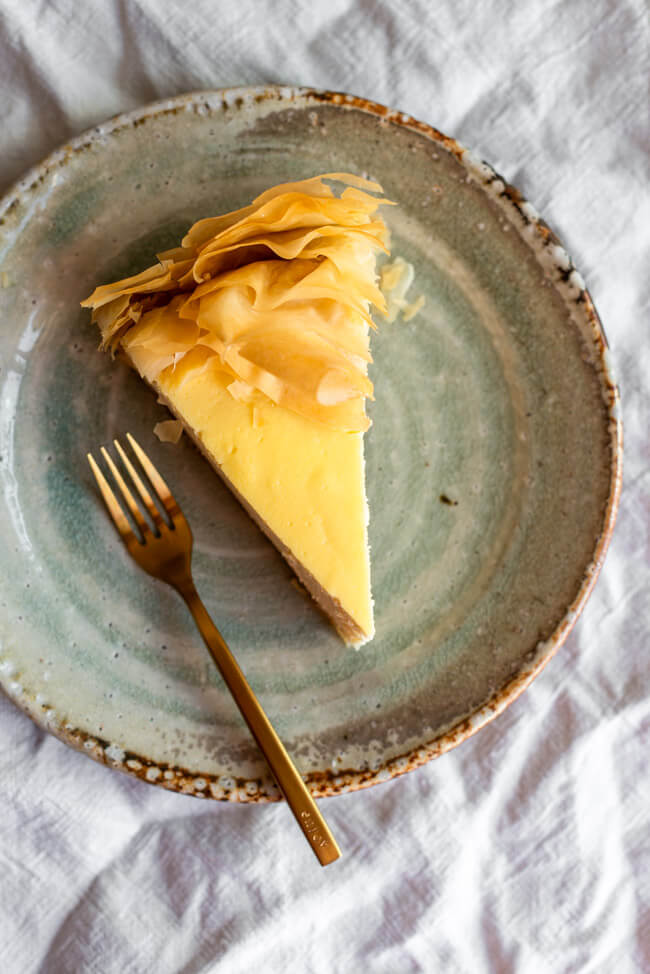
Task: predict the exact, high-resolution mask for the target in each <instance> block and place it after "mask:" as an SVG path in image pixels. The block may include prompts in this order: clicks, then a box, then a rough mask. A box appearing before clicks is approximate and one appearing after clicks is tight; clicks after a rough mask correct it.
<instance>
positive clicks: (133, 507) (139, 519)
mask: <svg viewBox="0 0 650 974" xmlns="http://www.w3.org/2000/svg"><path fill="white" fill-rule="evenodd" d="M101 451H102V456H103V457H104V460H106V463H107V464H108V469H109V470H110V472H111V473H112V474H113V477H114V478H115V483H116V484H117V486H118V487H119V488H120V491H121V492H122V497H123V498H124V500H125V501H126V503H127V505H128V508H129V510H130V511H131V514H132V515H133V519H134V521H135V523H136V524H137V525H138V527H139V528H140V530H141V531H142V534H143V535H144V534H145V532H146V531H147V530H148V524H147V522H146V521H145V519H144V517H143V516H142V511H141V510H140V508H139V507H138V505H137V504H136V502H135V500H134V498H133V494H132V493H131V491H130V490H129V488H128V487H127V485H126V482H125V480H124V478H123V476H122V474H121V473H120V471H119V470H118V469H117V467H116V466H115V464H114V463H113V458H112V457H111V455H110V453H109V452H108V450H107V449H106V447H105V446H103V447H101Z"/></svg>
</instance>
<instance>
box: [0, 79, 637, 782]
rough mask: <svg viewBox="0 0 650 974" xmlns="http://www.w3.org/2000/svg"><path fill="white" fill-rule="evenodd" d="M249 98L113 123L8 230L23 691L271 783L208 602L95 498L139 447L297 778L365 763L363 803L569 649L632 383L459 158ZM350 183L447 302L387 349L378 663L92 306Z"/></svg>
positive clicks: (375, 408) (387, 340) (51, 708)
mask: <svg viewBox="0 0 650 974" xmlns="http://www.w3.org/2000/svg"><path fill="white" fill-rule="evenodd" d="M224 97H225V98H226V107H225V108H224V106H223V104H222V96H221V95H220V94H218V93H217V94H208V95H205V96H203V95H200V96H195V97H192V98H189V99H185V100H183V99H180V100H178V101H176V102H170V103H166V105H164V106H163V107H162V108H160V109H157V110H156V109H153V110H145V111H144V112H142V113H140V115H139V116H137V115H136V116H134V118H135V120H136V121H138V124H135V125H134V124H133V119H131V120H130V119H129V117H127V118H126V119H125V120H118V121H116V122H112V123H107V125H106V126H104V127H101V128H100V130H99V132H97V133H95V134H92V135H90V136H88V137H86V138H85V139H84V138H82V139H81V140H79V142H78V146H80V148H78V151H73V152H67V153H62V154H61V155H60V156H58V157H55V158H53V159H52V160H50V161H49V162H47V163H46V164H45V165H44V167H42V168H41V170H40V171H39V172H38V173H37V174H36V175H37V176H38V181H37V180H36V179H35V178H31V177H27V178H26V180H25V183H24V184H23V185H22V186H21V187H19V188H18V192H17V199H18V203H17V205H16V206H14V207H13V208H7V210H6V214H5V218H4V223H3V225H1V226H0V255H2V257H1V261H0V271H1V272H3V273H4V274H6V275H7V278H8V283H9V286H8V287H5V288H2V289H0V322H2V324H1V325H0V456H1V459H0V550H2V551H3V567H5V565H6V567H7V569H8V570H7V571H5V572H3V573H2V575H1V576H0V681H1V682H2V685H3V686H5V688H6V689H7V690H8V692H10V693H11V694H12V695H14V696H15V697H16V698H17V700H18V702H19V703H21V704H22V705H23V706H24V707H25V708H26V709H27V710H28V711H29V712H30V713H32V715H33V716H35V717H36V719H39V720H42V721H44V720H46V717H45V716H43V715H45V714H49V716H48V717H47V720H48V721H49V723H48V724H47V726H51V727H53V728H54V729H56V730H57V732H58V733H61V734H63V736H68V738H70V734H72V729H78V730H80V731H82V732H83V733H84V734H87V735H90V737H91V738H92V739H93V740H101V741H104V742H110V743H111V744H113V745H115V747H117V748H118V749H120V748H121V749H123V750H124V751H127V752H129V753H134V754H138V755H141V756H143V758H144V759H146V761H147V762H154V763H158V764H161V765H163V766H169V765H171V766H180V767H183V768H186V769H188V770H190V771H191V772H192V773H194V774H198V775H207V776H208V777H210V776H218V775H223V774H227V775H234V776H235V777H237V778H240V779H242V778H243V779H245V778H250V777H252V778H258V779H260V781H262V782H265V781H267V778H266V772H265V770H264V767H263V765H262V764H261V762H260V759H259V758H258V756H257V752H256V750H255V748H254V746H253V744H252V743H251V741H250V740H249V737H248V734H247V732H246V730H245V728H244V727H243V725H242V721H241V719H240V718H239V716H238V714H237V713H236V711H235V709H234V707H233V704H232V702H231V701H230V699H229V696H228V694H227V693H226V691H225V690H224V688H223V685H222V683H221V680H220V678H219V676H218V675H217V673H216V670H215V669H214V667H213V666H212V664H211V663H210V661H209V659H208V658H207V656H206V653H205V651H204V649H203V648H202V645H201V643H200V641H199V638H198V636H197V634H196V632H195V630H194V628H193V623H192V621H191V618H190V617H189V615H188V613H187V611H186V609H185V607H184V605H183V604H182V603H181V601H180V599H178V597H177V596H176V595H175V594H174V593H173V592H172V591H171V590H170V589H167V588H165V586H163V585H162V584H160V583H158V582H154V581H153V580H152V579H150V578H149V577H148V576H146V575H144V574H143V573H141V572H140V571H139V570H138V569H137V567H136V566H135V565H134V564H133V563H132V562H131V561H130V560H129V558H128V557H127V555H126V554H125V553H124V551H123V548H122V546H121V544H120V542H119V540H118V538H117V536H116V535H115V532H114V530H113V528H112V526H111V524H110V522H109V521H108V518H107V516H106V514H105V512H104V510H103V507H102V505H101V502H100V500H99V499H98V497H97V493H96V490H95V487H94V484H93V481H92V477H91V474H90V471H89V470H88V468H87V464H86V460H85V454H86V451H88V450H94V451H97V449H98V447H99V445H100V444H102V443H104V444H108V443H109V442H110V440H111V439H112V438H113V437H114V436H116V435H122V434H123V433H124V432H125V431H126V430H129V431H131V432H132V433H133V434H134V435H135V436H136V437H137V438H138V439H139V440H140V442H141V443H143V445H144V446H145V448H146V449H147V451H148V452H149V453H150V455H151V456H152V458H153V459H154V461H155V462H156V463H157V464H158V466H159V467H160V469H161V471H162V472H163V474H164V476H165V477H166V478H167V479H168V481H169V482H170V484H171V485H172V488H173V490H174V492H175V493H176V495H177V497H178V499H179V501H180V503H181V506H182V507H183V509H184V511H185V513H186V515H187V517H188V520H189V521H190V524H191V525H192V527H193V530H194V534H195V557H194V568H195V577H196V583H197V586H198V588H199V590H200V592H201V594H202V596H203V598H204V600H205V602H206V605H207V607H208V609H209V611H210V612H211V613H212V614H213V616H214V618H215V620H216V621H217V623H218V625H219V626H220V628H221V629H222V631H223V634H224V636H225V637H226V639H227V640H228V642H229V643H230V644H231V646H232V648H233V650H234V651H235V653H236V655H237V657H238V659H239V660H240V662H241V664H242V666H243V668H244V670H245V672H246V673H247V675H248V677H249V679H250V681H251V683H252V685H253V687H254V689H255V690H256V692H258V694H259V695H260V698H261V699H262V701H263V703H264V706H265V708H266V709H267V711H268V713H269V716H270V717H271V719H272V721H273V722H274V724H275V725H276V726H277V728H278V730H279V731H280V733H281V734H282V735H283V737H284V738H285V739H286V740H287V742H288V743H289V744H290V746H291V748H292V750H293V752H294V753H295V755H296V758H297V759H298V762H299V764H300V766H301V768H302V770H304V771H305V772H306V773H313V774H315V775H316V777H318V775H321V776H322V775H324V774H325V775H327V774H330V775H332V774H334V772H332V771H331V769H332V768H334V767H339V768H340V767H343V768H347V769H349V771H350V774H349V775H348V777H347V778H346V781H347V782H348V783H349V784H350V786H351V787H355V786H357V785H358V783H359V781H360V780H361V779H360V778H359V775H361V774H362V773H365V771H366V769H369V768H375V769H384V772H385V773H388V774H393V773H399V768H401V767H402V765H399V768H398V766H397V765H395V764H393V763H391V762H393V759H394V758H396V757H397V756H399V755H405V754H406V755H414V754H425V755H429V756H430V754H431V753H434V750H435V749H434V750H432V749H431V747H432V742H436V741H442V742H443V745H444V741H445V740H446V739H447V738H445V733H446V729H447V728H449V727H450V726H453V725H455V724H457V723H458V722H459V721H461V720H463V719H464V718H466V717H468V715H472V714H474V715H475V717H473V718H472V719H473V720H475V722H476V726H479V725H480V723H481V722H482V721H484V720H485V719H487V716H486V715H487V711H482V710H481V709H480V708H481V707H483V706H484V705H485V704H486V702H488V701H493V703H492V704H491V706H492V707H493V709H498V708H500V707H501V706H503V705H505V703H506V702H507V701H508V700H509V699H511V698H512V696H513V694H514V693H515V689H513V687H514V686H515V684H514V683H513V682H512V681H513V680H514V681H517V680H519V681H520V682H521V681H525V680H526V679H528V678H529V677H528V674H532V673H533V672H534V671H535V670H536V668H539V665H540V662H543V660H544V659H545V658H547V657H548V655H550V653H551V652H552V651H553V649H554V648H555V647H556V646H557V644H558V643H559V641H560V640H561V638H562V635H563V634H564V633H565V632H566V630H567V627H568V626H570V624H571V622H572V620H573V618H574V617H575V614H576V612H577V611H578V610H579V608H580V607H581V605H582V602H583V601H584V597H585V594H586V592H587V590H588V586H589V584H590V579H591V578H592V577H593V575H594V574H595V572H597V569H598V566H599V559H600V558H601V557H602V550H603V545H604V541H603V538H605V540H606V537H607V536H608V532H609V531H611V526H612V523H613V516H614V510H615V501H616V496H617V495H616V489H617V488H616V484H617V476H618V472H617V471H618V454H617V444H618V439H617V437H618V432H619V431H618V428H617V425H616V419H615V415H614V413H613V407H615V405H616V403H615V393H614V394H612V395H614V399H610V400H608V395H610V393H611V389H612V385H611V381H610V380H609V378H608V376H607V373H606V370H605V369H604V366H603V360H602V350H603V347H602V336H600V333H599V332H598V329H597V322H596V323H595V318H594V317H593V314H592V313H591V312H589V305H588V297H587V296H586V294H585V292H584V291H582V290H581V288H580V287H579V286H574V284H573V283H572V282H571V280H570V279H569V280H567V278H569V274H568V272H564V271H563V272H562V273H561V272H560V269H559V266H558V264H557V261H560V262H562V261H564V257H566V255H564V257H562V254H563V251H562V252H561V253H559V252H558V253H559V256H557V255H556V256H555V257H554V256H553V255H554V253H555V252H554V251H551V249H550V248H551V244H553V245H554V246H555V245H556V244H557V242H555V243H553V241H550V242H546V241H545V240H544V238H543V235H541V234H540V233H539V231H538V230H537V228H536V225H535V224H534V221H533V226H532V230H531V227H530V226H529V225H527V223H526V218H524V216H523V215H522V211H521V210H520V209H519V208H518V207H517V206H515V205H514V204H513V203H512V202H511V201H509V200H507V199H505V195H506V194H505V193H504V194H502V196H500V195H499V192H494V185H495V184H494V177H493V176H490V175H489V174H488V176H487V177H486V178H485V179H483V176H482V174H481V172H480V167H479V169H477V167H476V164H475V162H472V161H471V160H466V161H465V162H462V161H459V159H458V158H457V157H456V155H454V152H456V151H457V147H455V148H454V149H453V151H448V150H447V149H446V148H445V147H444V145H442V144H441V143H440V141H439V140H438V141H436V140H435V138H434V137H433V136H432V135H431V134H426V133H425V134H422V133H421V132H418V131H416V130H415V129H414V128H412V127H409V124H406V125H404V124H403V122H402V120H401V119H397V118H395V119H394V120H392V121H389V122H386V121H381V120H380V119H379V118H378V117H377V116H376V115H374V114H372V113H371V112H368V111H364V110H361V109H360V108H358V107H355V106H354V105H347V106H346V105H345V104H341V105H336V104H328V103H323V102H322V101H321V100H320V99H319V98H318V97H316V96H311V95H309V94H307V93H304V92H300V91H284V90H283V91H277V92H272V93H271V96H270V97H266V96H264V97H263V98H260V99H257V97H256V93H255V92H253V93H252V94H251V93H246V94H245V97H243V101H242V104H241V105H238V104H237V101H236V98H235V97H234V96H232V97H231V96H230V95H226V96H224ZM237 97H238V96H237ZM186 106H187V107H186ZM314 119H316V121H314ZM405 158H406V159H407V160H408V165H404V159H405ZM326 170H330V171H332V170H350V171H353V172H357V173H365V172H367V173H368V174H369V175H370V176H371V177H373V178H377V179H378V180H379V181H380V182H382V184H383V185H384V188H385V190H386V193H387V195H388V196H389V197H391V198H392V199H394V200H395V201H396V202H397V203H398V204H399V205H398V206H397V207H395V208H393V209H391V210H389V211H387V212H386V216H387V219H388V221H389V223H390V226H391V232H392V240H393V251H394V253H395V254H399V255H401V256H403V257H404V258H405V259H407V260H408V261H410V262H412V263H413V265H414V267H415V282H414V284H413V286H412V289H411V292H410V295H409V297H411V298H414V297H417V296H418V295H419V294H424V296H425V298H426V304H425V306H424V308H423V310H422V311H421V312H420V313H419V314H418V315H417V316H416V317H415V318H414V319H413V320H411V321H409V322H403V321H400V320H398V321H397V322H395V323H392V324H388V323H386V322H382V320H381V319H380V318H378V320H377V323H378V326H379V330H378V332H377V334H376V335H374V336H373V346H372V347H373V355H374V364H373V366H372V378H373V381H374V383H375V389H376V401H375V402H374V403H372V404H371V406H370V415H371V418H372V421H373V425H372V428H371V430H370V432H369V434H368V435H367V437H366V459H367V487H368V496H369V503H370V510H371V522H370V529H369V531H370V543H371V549H372V566H373V591H374V596H375V602H376V622H377V635H376V637H375V639H374V640H373V641H372V642H371V643H370V644H368V645H367V646H365V647H363V648H362V649H361V650H360V651H359V652H354V651H353V650H350V649H347V648H346V647H345V646H343V644H342V643H341V642H340V640H339V639H338V637H337V636H336V635H335V633H334V632H333V630H332V629H331V627H330V625H329V623H328V622H327V621H326V620H325V619H324V618H323V617H322V616H321V615H320V614H319V612H318V611H317V610H316V609H315V607H314V605H313V603H312V602H311V601H310V600H309V598H308V597H307V596H306V595H305V594H304V593H303V592H302V591H300V590H299V589H298V588H297V587H296V586H295V585H293V584H291V582H292V574H291V572H290V570H289V569H288V568H287V566H286V564H285V563H284V561H283V560H282V558H281V557H280V556H279V554H278V553H277V552H276V551H275V549H274V548H273V547H272V546H271V545H270V544H269V543H268V542H267V541H266V540H265V538H264V537H263V536H262V535H261V534H260V532H259V531H258V530H257V528H256V527H255V525H254V524H253V523H252V522H251V521H250V520H249V518H248V517H247V516H246V514H245V513H244V512H243V511H242V510H241V508H240V507H239V505H238V504H237V502H236V501H235V500H234V498H233V497H232V496H231V495H230V493H229V492H228V491H227V490H226V488H225V487H224V486H223V485H222V484H221V482H220V481H219V480H218V478H217V477H216V476H215V475H214V474H213V473H212V472H211V471H210V469H209V468H208V467H207V465H206V464H205V461H204V460H203V459H202V458H201V457H200V456H199V455H198V453H197V452H196V451H195V449H194V448H193V447H192V446H191V445H190V443H189V442H188V441H187V440H186V439H183V440H182V441H181V443H180V444H179V445H178V446H171V445H164V444H160V443H158V442H157V441H156V440H155V438H154V437H153V434H152V430H153V426H154V425H155V423H156V422H157V421H158V420H160V419H163V418H165V416H166V411H165V409H164V408H163V407H161V406H160V405H158V404H157V403H156V401H155V397H153V396H152V394H151V393H150V391H149V390H148V389H147V388H146V387H145V386H144V384H143V383H142V382H141V381H140V380H139V378H138V377H137V376H136V375H135V374H134V373H132V372H130V371H129V370H128V369H127V368H125V367H124V366H123V365H122V364H121V363H120V362H112V361H111V360H110V357H109V356H108V355H105V354H102V353H100V352H99V351H98V350H97V344H98V335H97V333H96V329H95V328H94V327H92V326H91V325H90V323H89V316H88V315H87V314H86V313H85V312H82V311H81V310H80V309H79V302H80V300H81V299H82V298H83V297H85V296H86V295H87V294H88V293H89V292H90V291H91V290H92V289H93V287H94V286H95V285H96V284H97V283H100V282H103V281H106V280H111V279H117V278H119V277H122V276H125V275H127V274H130V273H134V272H136V271H137V270H139V269H141V268H143V267H144V266H147V265H148V264H149V263H151V262H152V261H153V259H154V255H155V254H156V252H159V251H161V250H164V249H167V248H169V247H172V246H175V245H177V244H178V243H179V242H180V238H181V237H182V235H183V233H184V232H185V230H186V229H187V228H188V226H189V225H190V224H191V223H192V222H193V221H194V220H196V219H197V218H200V217H203V216H206V215H209V214H214V213H218V212H221V211H224V210H227V209H232V208H234V207H238V206H241V205H244V204H246V203H247V202H249V200H250V199H251V198H252V197H253V196H254V195H255V194H257V193H258V192H260V191H261V190H263V189H265V188H266V187H267V186H269V185H271V184H273V183H276V182H283V181H287V180H291V179H295V178H302V177H305V176H310V175H314V174H316V173H318V172H322V171H326ZM41 177H42V178H41ZM482 180H483V181H482ZM490 181H491V183H490ZM487 183H490V186H488V185H487ZM502 197H503V198H502ZM9 202H10V201H9ZM556 257H557V260H556ZM554 260H556V263H555V264H554V263H553V261H554ZM566 260H567V261H568V258H566ZM445 498H447V499H449V500H451V501H452V503H450V504H449V503H445V502H444V499H445ZM522 685H523V683H522ZM52 722H54V723H52ZM66 725H67V727H68V729H67V730H66ZM449 740H451V739H449ZM436 746H437V745H436ZM441 746H442V745H441ZM444 746H447V745H444ZM427 749H428V750H427ZM102 753H103V751H102ZM422 759H424V758H422ZM411 760H415V761H416V763H417V761H419V760H420V758H419V757H418V758H417V759H416V758H413V757H411V758H408V759H407V765H408V761H411ZM386 769H388V770H386ZM396 769H397V770H396ZM355 776H356V777H355ZM171 786H172V787H180V785H178V783H176V779H174V782H172V784H171ZM183 787H185V786H183ZM328 787H329V786H328ZM332 787H333V786H332ZM271 793H272V792H271V790H270V788H267V787H266V785H264V786H263V787H262V788H261V791H260V795H261V797H264V796H265V795H266V796H268V795H271ZM240 797H241V796H240Z"/></svg>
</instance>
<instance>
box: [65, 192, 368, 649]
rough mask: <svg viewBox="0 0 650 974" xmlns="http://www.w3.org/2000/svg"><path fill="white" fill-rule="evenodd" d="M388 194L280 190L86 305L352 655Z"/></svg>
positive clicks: (363, 606) (212, 223) (360, 593)
mask: <svg viewBox="0 0 650 974" xmlns="http://www.w3.org/2000/svg"><path fill="white" fill-rule="evenodd" d="M332 183H335V184H341V183H343V184H345V188H344V189H343V190H342V192H340V195H339V194H337V193H336V192H334V190H333V188H332V185H331V184H332ZM339 188H340V187H339ZM380 193H381V187H380V186H378V185H377V184H376V183H371V182H369V181H368V180H365V179H361V178H359V177H356V176H352V175H350V174H345V173H333V174H327V175H324V176H318V177H314V178H313V179H307V180H303V181H301V182H298V183H286V184H283V185H280V186H276V187H273V188H272V189H270V190H267V191H266V192H265V193H263V194H262V195H261V196H258V197H257V198H256V199H255V200H254V201H253V202H252V203H251V204H250V206H247V207H245V208H244V209H241V210H237V211H234V212H232V213H227V214H225V215H223V216H218V217H212V218H208V219H205V220H201V221H199V222H198V223H196V224H195V225H194V226H193V227H192V228H191V229H190V231H189V232H188V233H187V235H186V236H185V238H184V239H183V241H182V245H181V246H180V247H178V248H176V249H174V250H170V251H167V252H165V253H164V254H160V255H158V260H159V263H157V264H156V265H154V266H153V267H150V268H148V269H147V270H145V271H143V272H142V273H141V274H138V275H136V276H135V277H131V278H127V279H125V280H122V281H117V282H116V283H114V284H108V285H104V286H101V287H98V288H97V289H96V290H95V291H94V292H93V294H92V295H91V296H90V297H89V298H88V299H86V301H84V302H83V306H84V307H90V308H92V309H93V320H94V321H95V322H97V324H98V325H99V327H100V330H101V334H102V347H104V348H108V349H110V350H111V351H112V352H113V353H115V352H118V353H120V354H121V355H123V356H124V357H126V358H127V359H128V361H129V362H130V363H131V364H132V365H133V366H134V367H135V368H136V369H137V370H138V372H139V373H140V375H141V376H142V377H143V378H144V379H145V380H146V381H147V382H148V383H149V384H150V385H151V386H152V387H153V388H154V389H155V390H156V392H157V393H158V395H159V396H160V398H161V399H162V400H163V401H164V402H165V403H166V405H167V406H168V407H169V409H170V410H171V412H172V413H173V414H174V415H175V416H176V417H177V418H178V419H179V420H180V421H181V422H182V424H183V426H184V428H185V430H186V431H187V432H188V434H189V435H190V436H191V437H192V438H193V439H194V441H195V442H196V444H197V445H198V447H199V448H200V450H201V451H202V452H203V453H204V455H205V456H206V458H207V459H208V460H209V461H210V463H211V464H212V465H213V467H214V468H215V470H216V471H217V472H218V473H219V474H220V475H221V477H222V478H223V479H224V481H225V482H226V484H227V485H228V486H229V487H230V489H231V490H232V491H233V492H234V494H235V495H236V496H237V498H238V499H239V500H240V501H241V503H242V504H243V506H244V507H245V509H246V510H247V511H248V513H249V514H250V515H251V517H253V518H254V520H255V521H256V522H257V523H258V524H259V526H260V527H261V529H262V530H263V531H264V532H265V533H266V534H267V535H268V537H269V538H270V539H271V541H273V543H274V544H275V545H276V546H277V548H278V549H279V550H280V552H281V553H282V554H283V555H284V557H285V558H286V559H287V561H288V562H289V564H290V565H291V567H292V568H293V569H294V571H295V572H296V574H297V575H298V577H299V578H300V580H301V581H302V582H303V584H304V585H305V587H306V588H307V589H308V590H309V592H310V593H311V595H312V596H313V597H314V599H315V600H316V601H317V602H318V603H319V605H320V606H321V607H322V608H323V609H324V611H325V612H326V613H327V615H328V616H329V617H330V618H331V620H332V622H333V624H334V626H335V627H336V629H337V631H338V632H339V634H340V635H341V637H342V638H343V639H344V640H345V642H346V643H349V644H352V645H355V646H358V645H361V644H362V643H364V642H366V641H367V640H369V639H371V638H372V636H373V634H374V623H373V610H372V597H371V591H370V560H369V550H368V540H367V525H368V505H367V502H366V495H365V471H364V455H363V435H364V432H365V431H366V430H367V429H368V427H369V421H368V418H367V416H366V411H365V399H366V398H368V397H371V396H372V383H371V382H370V380H369V378H368V375H367V366H368V363H369V362H370V361H371V357H370V351H369V340H368V339H369V326H372V320H371V318H370V315H369V308H370V306H371V305H374V306H375V307H377V308H379V309H381V310H383V308H384V300H383V297H382V294H381V292H380V291H379V289H378V287H377V280H376V271H375V263H376V255H377V252H378V251H379V250H384V251H385V250H386V249H387V230H386V226H385V224H384V222H383V220H382V219H381V218H380V217H379V216H378V215H377V210H378V207H379V205H380V204H381V203H386V202H387V201H386V200H384V199H383V198H382V197H381V196H378V195H375V194H380Z"/></svg>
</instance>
